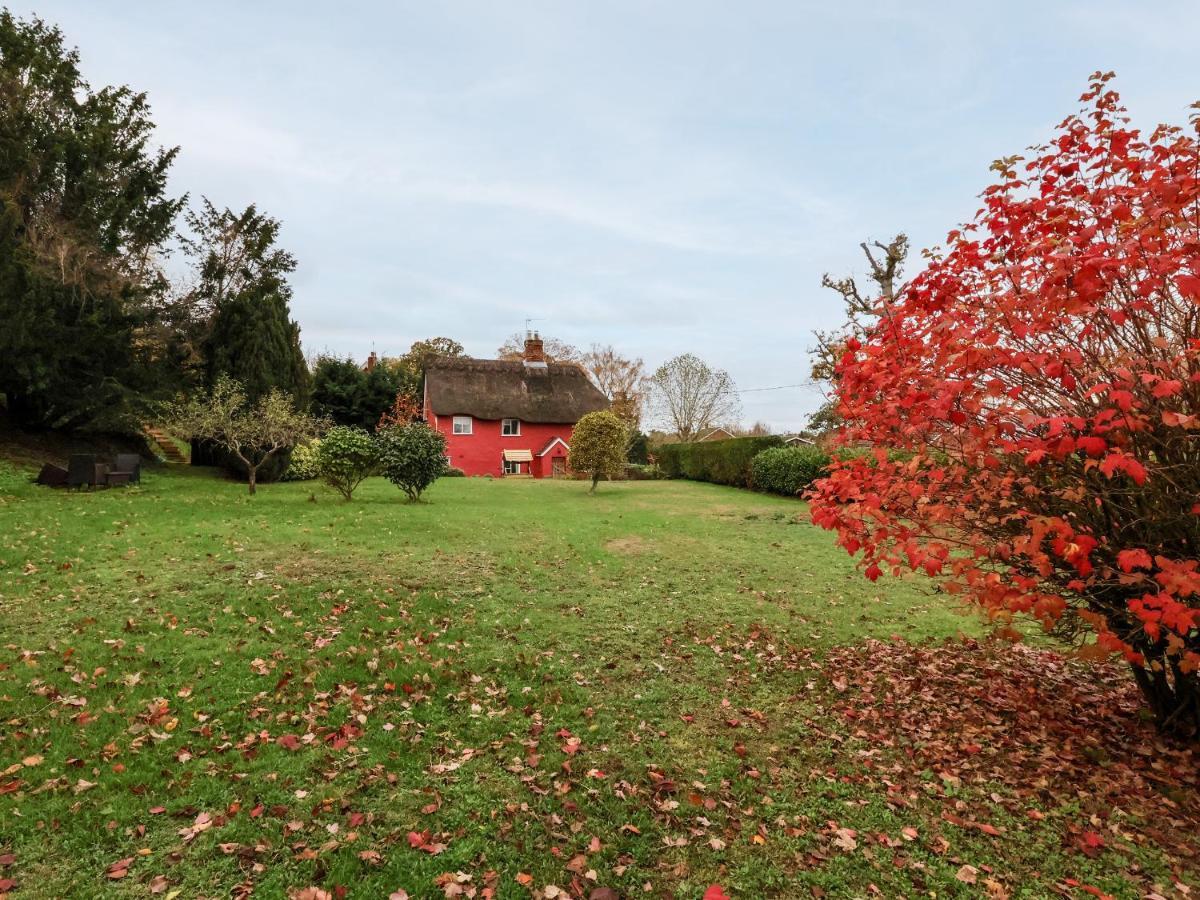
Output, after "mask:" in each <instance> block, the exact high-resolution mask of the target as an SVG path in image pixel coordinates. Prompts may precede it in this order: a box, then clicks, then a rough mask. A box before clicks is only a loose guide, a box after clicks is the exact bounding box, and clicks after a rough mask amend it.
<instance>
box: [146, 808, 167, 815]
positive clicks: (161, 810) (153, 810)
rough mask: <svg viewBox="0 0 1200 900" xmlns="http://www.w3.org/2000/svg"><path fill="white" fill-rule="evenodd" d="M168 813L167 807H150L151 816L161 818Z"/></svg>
mask: <svg viewBox="0 0 1200 900" xmlns="http://www.w3.org/2000/svg"><path fill="white" fill-rule="evenodd" d="M166 811H167V808H166V807H165V806H152V807H150V815H152V816H161V815H162V814H163V813H165V812H166Z"/></svg>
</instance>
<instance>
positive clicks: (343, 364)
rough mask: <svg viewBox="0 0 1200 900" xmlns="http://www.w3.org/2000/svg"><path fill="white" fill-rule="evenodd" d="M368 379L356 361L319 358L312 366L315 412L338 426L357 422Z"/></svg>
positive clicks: (333, 357) (351, 425) (326, 357)
mask: <svg viewBox="0 0 1200 900" xmlns="http://www.w3.org/2000/svg"><path fill="white" fill-rule="evenodd" d="M365 380H366V373H365V372H364V371H363V370H362V367H361V366H359V364H358V363H356V362H355V361H354V360H352V359H339V358H338V357H336V356H322V357H320V358H319V359H318V360H317V364H316V365H315V366H314V367H313V386H312V411H313V414H314V415H317V416H322V417H324V418H326V419H329V420H330V421H331V422H333V423H334V424H335V425H345V426H347V427H353V426H355V425H358V424H359V405H360V404H361V402H362V400H361V397H362V393H363V387H364V382H365ZM385 408H386V407H385ZM376 421H378V416H376ZM371 424H372V425H374V422H372V423H371Z"/></svg>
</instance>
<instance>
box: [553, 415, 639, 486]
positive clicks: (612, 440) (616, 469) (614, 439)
mask: <svg viewBox="0 0 1200 900" xmlns="http://www.w3.org/2000/svg"><path fill="white" fill-rule="evenodd" d="M627 449H628V436H627V432H626V428H625V423H624V422H622V421H621V420H620V419H619V418H618V417H617V416H615V415H614V414H613V413H611V412H609V411H608V410H600V411H599V412H591V413H588V414H587V415H585V416H584V417H583V418H581V419H580V420H579V421H578V422H577V423H576V424H575V430H574V431H573V432H572V434H571V452H570V454H569V455H568V457H567V465H568V466H570V467H571V469H573V470H574V471H576V472H580V473H582V474H584V475H587V476H588V477H589V478H591V479H592V486H591V489H590V490H589V493H595V491H596V485H597V484H598V483H599V482H600V479H601V478H604V477H605V476H607V477H609V478H615V477H617V476H618V475H620V474H621V473H622V471H624V468H625V457H626V452H627Z"/></svg>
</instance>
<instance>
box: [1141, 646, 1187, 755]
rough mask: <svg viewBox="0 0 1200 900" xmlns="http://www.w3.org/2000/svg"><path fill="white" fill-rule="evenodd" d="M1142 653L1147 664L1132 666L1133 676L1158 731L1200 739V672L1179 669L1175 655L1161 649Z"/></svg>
mask: <svg viewBox="0 0 1200 900" xmlns="http://www.w3.org/2000/svg"><path fill="white" fill-rule="evenodd" d="M1139 649H1142V648H1139ZM1143 655H1145V657H1146V665H1145V666H1137V665H1135V666H1132V668H1133V677H1134V680H1135V681H1137V685H1138V687H1139V688H1140V689H1141V692H1142V696H1143V697H1144V698H1145V699H1146V703H1147V704H1148V705H1149V706H1150V710H1151V712H1153V713H1154V723H1155V725H1157V726H1158V729H1159V731H1161V732H1163V733H1164V734H1170V735H1174V736H1176V737H1180V738H1185V739H1190V740H1198V739H1200V673H1197V672H1184V671H1182V669H1181V668H1180V666H1179V662H1178V660H1177V659H1176V658H1174V657H1167V656H1166V654H1164V653H1161V652H1159V653H1157V654H1155V653H1153V652H1150V653H1147V652H1145V651H1144V650H1143Z"/></svg>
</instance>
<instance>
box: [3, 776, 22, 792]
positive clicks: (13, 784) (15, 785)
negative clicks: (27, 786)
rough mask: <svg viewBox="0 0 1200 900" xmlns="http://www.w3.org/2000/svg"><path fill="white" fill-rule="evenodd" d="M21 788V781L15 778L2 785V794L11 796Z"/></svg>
mask: <svg viewBox="0 0 1200 900" xmlns="http://www.w3.org/2000/svg"><path fill="white" fill-rule="evenodd" d="M20 787H21V779H20V778H14V779H13V780H12V781H7V782H5V783H4V784H0V794H11V793H13V792H14V791H16V790H17V789H19V788H20Z"/></svg>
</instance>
